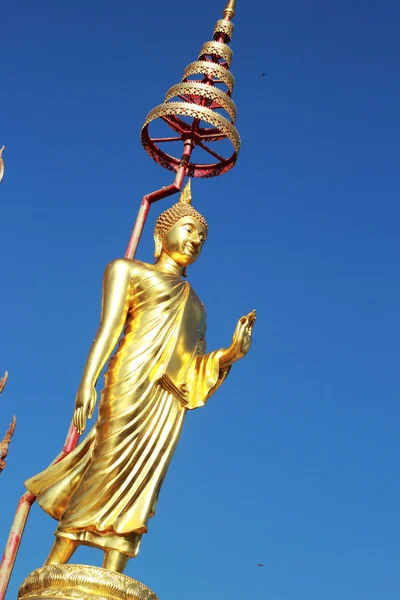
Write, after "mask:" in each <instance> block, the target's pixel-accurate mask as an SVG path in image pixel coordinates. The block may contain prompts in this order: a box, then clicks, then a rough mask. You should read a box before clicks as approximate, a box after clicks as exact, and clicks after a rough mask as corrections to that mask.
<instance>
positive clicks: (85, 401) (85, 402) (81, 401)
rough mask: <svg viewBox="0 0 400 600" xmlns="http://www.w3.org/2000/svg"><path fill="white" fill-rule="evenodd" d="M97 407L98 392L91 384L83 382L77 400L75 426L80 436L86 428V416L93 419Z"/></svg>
mask: <svg viewBox="0 0 400 600" xmlns="http://www.w3.org/2000/svg"><path fill="white" fill-rule="evenodd" d="M95 406H96V390H95V388H94V386H93V385H91V384H90V383H86V382H82V383H81V385H80V387H79V390H78V393H77V395H76V399H75V411H74V417H73V419H74V425H75V429H76V430H77V431H78V433H79V434H80V435H82V433H83V432H84V431H85V428H86V416H88V417H89V419H91V418H92V415H93V411H94V407H95Z"/></svg>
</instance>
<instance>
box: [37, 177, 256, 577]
mask: <svg viewBox="0 0 400 600" xmlns="http://www.w3.org/2000/svg"><path fill="white" fill-rule="evenodd" d="M191 200H192V198H191V192H190V183H189V184H188V186H186V188H185V189H184V191H183V192H182V194H181V197H180V200H179V202H178V203H176V204H175V205H174V206H172V207H171V208H169V209H168V210H166V211H165V212H163V213H162V214H161V215H160V216H159V217H158V219H157V221H156V225H155V230H154V239H155V253H154V254H155V258H156V261H155V263H154V264H147V263H144V262H140V261H137V260H130V259H117V260H114V261H113V262H111V263H110V264H109V265H108V266H107V268H106V271H105V275H104V282H103V301H102V314H101V321H100V326H99V329H98V332H97V335H96V337H95V340H94V342H93V345H92V348H91V350H90V352H89V356H88V359H87V362H86V365H85V369H84V372H83V376H82V381H81V384H80V387H79V390H78V393H77V396H76V401H75V411H74V424H75V427H76V429H77V430H78V432H79V433H80V434H82V433H83V431H84V430H85V427H86V419H87V417H88V418H91V417H92V415H93V411H94V408H95V403H96V390H95V386H96V383H97V379H98V377H99V375H100V372H101V370H102V369H103V367H104V365H105V363H106V362H107V360H108V359H109V357H110V356H111V354H112V352H113V351H114V349H115V346H116V345H117V343H118V340H119V339H120V338H121V339H120V341H119V344H118V347H117V349H116V351H115V353H114V355H113V356H112V358H111V360H110V362H109V364H108V368H107V372H106V373H105V385H104V388H103V390H102V392H101V397H100V402H99V408H98V418H97V421H96V423H95V425H94V426H93V428H92V429H91V431H90V432H89V433H88V435H87V436H86V438H85V439H84V440H83V441H82V442H81V443H80V444H79V445H78V446H77V447H76V449H75V450H74V451H73V452H71V454H69V455H68V456H67V457H66V458H64V459H63V460H62V461H61V462H59V463H57V464H54V465H52V466H50V467H48V468H47V469H46V470H44V471H43V472H42V473H39V474H38V475H36V476H34V477H32V478H31V479H29V480H28V481H27V482H26V487H27V489H28V490H29V491H30V492H32V493H33V494H35V496H37V500H38V503H39V505H40V506H41V507H42V508H43V510H45V511H46V512H47V513H48V514H49V515H51V516H52V517H54V518H55V519H57V521H58V527H57V530H56V532H55V535H56V541H55V543H54V545H53V548H52V550H51V552H50V555H49V557H48V559H47V562H46V564H54V563H59V564H63V563H66V562H68V560H69V559H70V558H71V556H72V554H73V552H74V551H75V549H76V547H77V546H78V545H79V544H85V545H88V546H93V547H96V548H101V549H102V550H103V551H104V562H103V567H104V568H105V569H108V570H110V571H119V572H121V573H122V572H123V570H124V568H125V566H126V563H127V561H128V559H129V558H131V557H135V556H136V555H137V553H138V550H139V544H140V541H141V537H142V535H143V534H144V533H146V532H147V524H148V520H149V518H150V517H152V516H153V515H154V511H155V505H156V502H157V498H158V495H159V492H160V488H161V485H162V482H163V480H164V477H165V475H166V473H167V470H168V466H169V464H170V462H171V459H172V456H173V454H174V452H175V448H176V446H177V443H178V440H179V437H180V433H181V431H182V426H183V423H184V420H185V416H186V413H187V411H188V410H193V409H195V408H199V407H202V406H204V405H205V404H206V402H207V401H208V399H209V398H210V397H211V395H212V394H213V393H214V392H215V391H216V390H217V389H218V387H219V386H220V385H221V383H222V382H223V381H224V380H225V378H226V377H227V375H228V373H229V370H230V368H231V365H232V364H233V363H234V362H235V361H237V360H238V359H240V358H242V357H243V356H244V355H245V354H247V352H248V350H249V348H250V344H251V335H252V328H253V325H254V322H255V311H252V312H251V313H250V314H248V315H247V316H244V317H242V318H241V319H240V320H239V321H238V323H237V326H236V329H235V332H234V335H233V339H232V343H231V344H230V346H229V347H228V348H222V349H220V350H216V351H214V352H211V353H209V354H207V353H206V349H205V330H206V322H205V308H204V306H203V304H202V303H201V302H200V300H199V298H198V296H197V294H196V293H195V291H194V290H193V288H192V287H191V286H190V284H189V283H188V282H187V281H186V280H185V279H184V277H185V274H186V269H187V267H188V266H189V265H191V264H192V263H194V262H195V261H196V260H197V258H198V257H199V256H200V253H201V250H202V247H203V244H204V243H205V241H206V238H207V232H208V227H207V223H206V221H205V219H204V217H203V216H202V215H200V214H199V213H198V212H197V211H196V210H195V209H194V208H193V207H192V206H191ZM121 334H122V337H121Z"/></svg>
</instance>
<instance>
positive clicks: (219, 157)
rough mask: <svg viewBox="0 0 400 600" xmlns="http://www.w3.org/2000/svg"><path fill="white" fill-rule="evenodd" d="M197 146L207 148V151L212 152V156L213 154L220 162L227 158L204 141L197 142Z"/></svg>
mask: <svg viewBox="0 0 400 600" xmlns="http://www.w3.org/2000/svg"><path fill="white" fill-rule="evenodd" d="M197 146H199V147H200V148H203V150H205V151H206V152H208V153H209V154H211V156H213V157H214V158H216V159H217V160H219V161H220V162H225V158H224V157H223V156H221V155H220V154H218V152H214V150H211V148H209V147H208V146H206V145H205V144H203V143H202V142H197Z"/></svg>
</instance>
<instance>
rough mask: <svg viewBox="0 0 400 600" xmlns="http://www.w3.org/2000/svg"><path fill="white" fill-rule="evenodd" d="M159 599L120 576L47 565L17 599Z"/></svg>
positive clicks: (33, 575) (95, 569)
mask: <svg viewBox="0 0 400 600" xmlns="http://www.w3.org/2000/svg"><path fill="white" fill-rule="evenodd" d="M41 598H44V599H46V600H158V597H157V596H156V595H155V593H154V592H152V591H151V590H150V589H149V588H148V587H146V586H145V585H143V583H140V581H135V579H131V578H130V577H127V576H126V575H123V574H122V573H114V572H111V571H107V570H106V569H100V568H99V567H89V566H86V565H69V564H68V565H48V566H46V567H42V568H41V569H36V571H33V572H32V573H31V574H30V575H28V577H27V578H26V579H25V581H24V583H23V584H22V585H21V587H20V589H19V592H18V600H40V599H41Z"/></svg>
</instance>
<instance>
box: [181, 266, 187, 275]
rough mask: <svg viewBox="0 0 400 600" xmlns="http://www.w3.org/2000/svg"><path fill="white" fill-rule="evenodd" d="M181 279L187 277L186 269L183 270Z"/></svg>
mask: <svg viewBox="0 0 400 600" xmlns="http://www.w3.org/2000/svg"><path fill="white" fill-rule="evenodd" d="M182 277H187V271H186V267H184V268H183V271H182Z"/></svg>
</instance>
